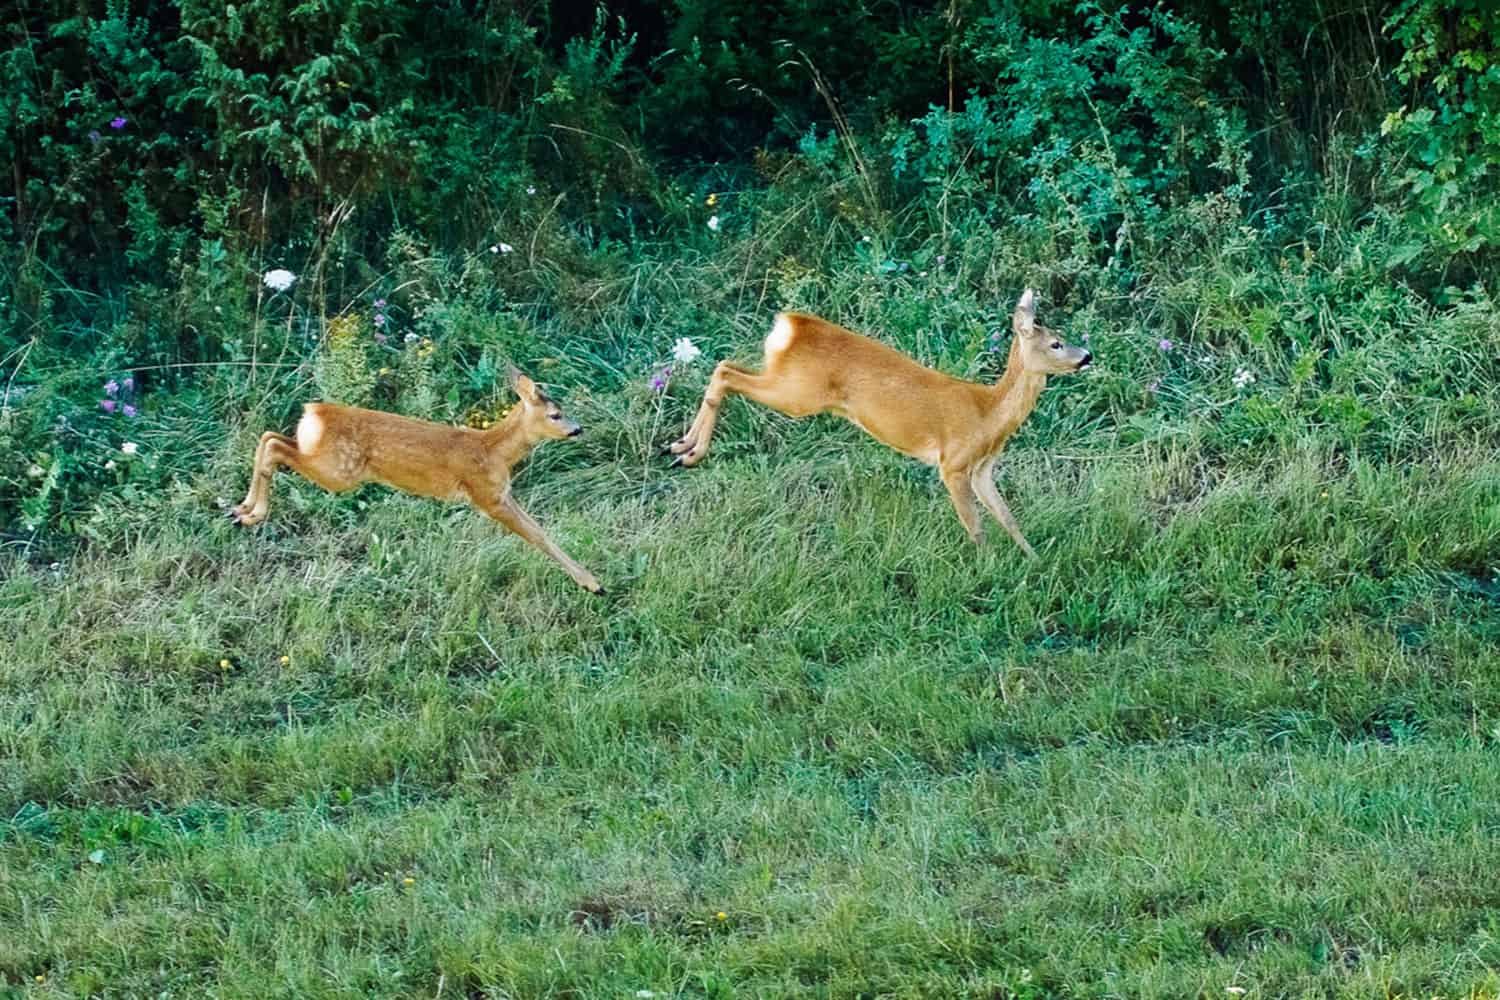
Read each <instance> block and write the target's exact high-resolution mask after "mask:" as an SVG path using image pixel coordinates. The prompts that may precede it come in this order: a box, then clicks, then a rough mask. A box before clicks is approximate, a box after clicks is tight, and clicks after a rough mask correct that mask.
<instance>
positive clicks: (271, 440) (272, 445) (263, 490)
mask: <svg viewBox="0 0 1500 1000" xmlns="http://www.w3.org/2000/svg"><path fill="white" fill-rule="evenodd" d="M283 465H284V466H286V467H287V468H289V469H292V470H293V471H295V472H297V473H298V474H299V475H301V476H302V477H303V478H305V479H308V480H310V481H312V482H314V483H317V484H318V485H319V486H321V487H323V488H324V489H325V490H330V491H332V492H335V493H338V492H341V491H343V490H347V489H350V488H352V487H354V486H356V485H358V482H359V481H358V480H354V479H350V478H348V477H346V476H342V475H339V474H338V473H337V472H336V471H335V470H334V469H332V468H331V467H329V466H328V464H327V463H326V462H323V461H319V459H318V458H317V457H316V456H312V457H309V456H307V455H305V454H303V453H302V451H301V450H300V449H299V448H298V447H297V442H296V441H295V440H294V439H293V438H289V437H287V436H286V435H285V434H277V433H276V432H275V431H266V432H265V433H264V434H262V435H261V436H260V444H259V445H257V446H256V449H255V468H254V470H253V471H252V472H251V474H250V491H249V492H248V493H247V494H245V502H244V503H242V504H240V505H239V506H238V507H233V508H231V509H230V511H229V516H230V517H231V518H233V519H234V521H235V522H236V523H237V524H242V525H244V526H245V527H247V528H248V527H251V526H253V525H257V524H259V523H260V522H262V521H264V520H265V519H266V512H267V511H268V510H269V508H270V505H271V479H272V477H274V476H275V475H276V469H277V468H278V467H279V466H283Z"/></svg>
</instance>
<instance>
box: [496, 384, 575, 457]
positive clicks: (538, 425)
mask: <svg viewBox="0 0 1500 1000" xmlns="http://www.w3.org/2000/svg"><path fill="white" fill-rule="evenodd" d="M510 387H511V388H512V389H514V390H515V391H516V395H517V396H519V397H520V399H521V402H520V407H521V427H522V428H523V430H524V431H525V432H526V436H527V437H528V438H530V439H531V440H533V441H542V440H545V439H546V438H568V437H577V436H578V435H580V434H582V433H583V428H582V427H580V426H578V424H577V422H575V421H573V420H570V419H568V416H567V414H565V413H563V411H562V407H560V406H558V405H557V403H556V402H555V401H553V400H552V399H549V398H548V397H547V394H546V393H544V392H542V390H541V389H539V388H537V384H536V383H535V382H533V381H531V379H529V378H527V377H526V376H525V375H522V374H521V373H520V372H519V371H517V370H516V369H514V368H512V369H511V370H510Z"/></svg>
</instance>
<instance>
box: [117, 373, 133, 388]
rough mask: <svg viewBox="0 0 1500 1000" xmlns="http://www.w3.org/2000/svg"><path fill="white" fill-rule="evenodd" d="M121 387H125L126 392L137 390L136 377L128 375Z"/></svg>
mask: <svg viewBox="0 0 1500 1000" xmlns="http://www.w3.org/2000/svg"><path fill="white" fill-rule="evenodd" d="M120 388H121V389H124V390H125V391H126V392H135V377H134V376H132V375H126V376H125V381H123V382H121V383H120Z"/></svg>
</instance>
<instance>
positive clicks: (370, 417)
mask: <svg viewBox="0 0 1500 1000" xmlns="http://www.w3.org/2000/svg"><path fill="white" fill-rule="evenodd" d="M510 381H511V386H512V388H514V389H515V390H516V395H517V396H519V397H520V403H518V404H517V406H516V407H515V409H513V410H512V411H511V413H510V416H508V417H506V418H505V419H504V420H502V421H501V422H500V423H499V424H497V425H496V426H495V427H493V428H491V429H489V430H483V431H478V430H471V429H469V428H467V427H450V426H448V425H446V424H435V423H432V422H430V421H427V420H414V419H412V418H411V417H403V416H400V415H398V414H395V413H383V412H381V411H379V410H362V409H359V408H358V407H354V406H339V405H338V404H336V403H308V404H307V405H306V406H304V407H303V409H302V419H301V420H300V421H298V423H297V431H296V436H295V437H288V436H287V435H285V434H277V433H276V432H275V431H266V432H265V433H264V434H262V435H261V436H260V445H259V447H257V448H256V449H255V469H254V472H253V473H252V474H251V476H250V492H249V493H248V494H246V496H245V502H244V503H242V504H240V505H239V506H238V507H234V508H233V509H231V510H230V512H229V513H230V516H231V517H232V518H234V520H235V521H237V522H238V523H240V524H243V525H246V526H249V525H254V524H259V523H260V522H261V521H264V520H265V519H266V511H267V509H268V508H269V506H270V503H271V477H272V476H274V475H275V473H276V469H277V467H278V466H282V465H285V466H287V467H288V468H290V469H294V470H295V471H297V472H299V473H301V474H302V475H303V476H305V477H306V478H308V479H310V480H312V481H313V482H315V483H317V484H318V485H319V486H321V487H323V488H324V489H325V490H333V491H334V492H340V491H343V490H348V489H353V488H354V487H355V486H358V485H359V484H360V483H365V482H370V481H372V480H373V481H375V482H381V483H385V484H386V485H387V486H394V487H395V488H396V489H398V490H403V491H405V492H407V493H415V494H417V495H418V496H424V497H437V498H438V499H440V500H467V501H468V502H469V503H472V504H473V505H474V506H475V507H478V508H479V509H480V510H482V511H484V512H485V513H486V514H488V515H489V516H490V517H492V518H494V519H495V520H496V521H499V522H500V523H501V524H503V525H505V526H506V527H507V528H509V529H510V530H511V531H514V532H515V533H516V534H518V535H520V536H521V537H522V538H524V539H525V540H526V541H528V542H530V543H531V544H532V545H534V546H536V547H537V548H539V549H541V550H542V551H543V552H545V553H546V554H547V555H549V556H551V557H552V558H553V559H555V560H557V562H558V563H559V564H561V565H562V568H563V570H564V571H566V572H567V574H568V575H569V576H571V577H572V578H573V581H574V582H575V583H577V584H578V585H579V586H580V587H582V588H583V589H585V590H588V591H591V592H592V593H595V594H602V593H604V588H602V587H600V586H599V581H598V580H596V579H595V578H594V574H592V573H590V572H589V571H588V570H586V569H584V568H583V567H582V566H580V565H579V564H578V563H576V562H574V561H573V560H572V559H571V558H569V556H568V554H567V553H566V552H564V551H563V550H562V549H560V548H558V547H557V545H556V543H554V542H553V541H552V539H550V538H548V537H547V533H546V532H544V531H543V530H542V529H541V528H540V527H539V526H538V525H537V523H536V522H535V521H533V520H532V519H531V515H530V514H527V513H526V511H524V510H522V509H521V505H520V504H518V503H516V500H515V497H513V496H511V493H510V480H511V469H512V468H513V467H514V466H515V465H516V463H517V462H519V461H521V459H523V458H525V457H526V455H527V454H528V453H529V452H530V451H531V449H533V448H535V447H536V446H537V445H538V444H540V443H541V442H542V441H546V440H548V439H549V438H565V437H575V436H577V435H578V434H579V433H580V432H581V431H582V428H580V427H579V426H578V425H577V424H576V423H574V422H573V421H572V420H569V419H568V418H567V417H566V416H565V415H564V414H563V411H562V409H561V408H559V407H558V405H557V404H556V403H555V402H553V401H552V400H551V399H549V398H547V396H546V395H545V394H544V393H543V392H542V390H541V389H539V388H537V386H536V383H534V382H532V381H531V379H529V378H527V377H526V376H525V375H522V374H521V373H520V372H518V371H515V370H514V369H512V371H511V378H510Z"/></svg>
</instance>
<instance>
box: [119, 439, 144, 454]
mask: <svg viewBox="0 0 1500 1000" xmlns="http://www.w3.org/2000/svg"><path fill="white" fill-rule="evenodd" d="M120 450H121V451H123V452H124V453H125V454H127V455H134V454H135V453H136V452H138V451H140V450H141V446H140V445H138V444H136V443H135V442H134V441H126V442H125V443H124V444H122V445H120Z"/></svg>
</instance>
